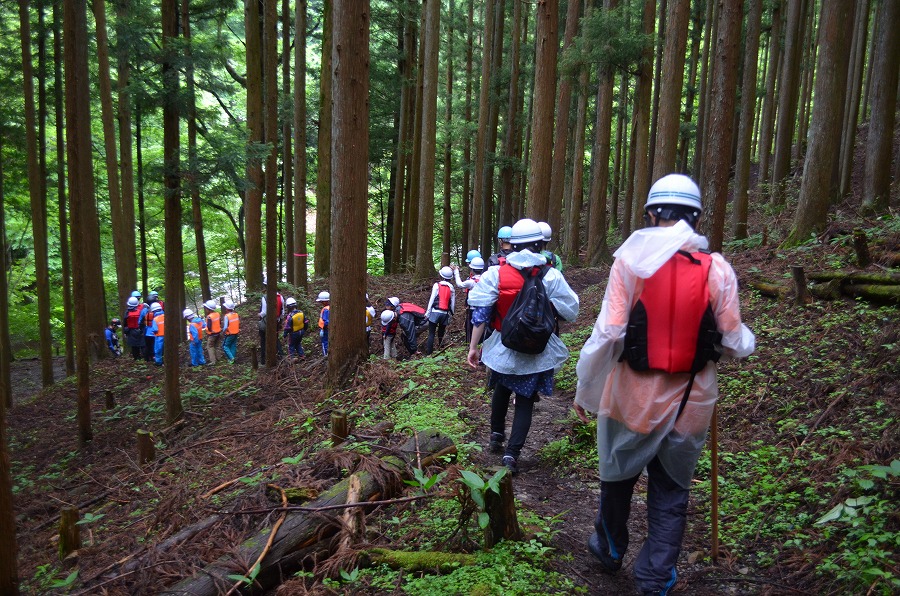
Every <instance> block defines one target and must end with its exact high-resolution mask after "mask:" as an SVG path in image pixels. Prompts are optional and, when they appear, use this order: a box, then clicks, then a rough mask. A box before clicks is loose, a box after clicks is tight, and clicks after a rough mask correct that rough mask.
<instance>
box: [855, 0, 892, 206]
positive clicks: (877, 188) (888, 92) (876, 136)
mask: <svg viewBox="0 0 900 596" xmlns="http://www.w3.org/2000/svg"><path fill="white" fill-rule="evenodd" d="M882 9H883V10H884V15H883V17H882V18H881V19H879V20H880V24H879V27H878V33H877V35H876V39H875V46H874V53H873V54H872V76H871V77H870V78H871V79H872V99H871V103H872V117H871V119H870V121H869V136H868V139H867V140H866V175H865V177H864V178H863V180H864V182H863V200H862V205H863V208H864V209H866V210H867V211H870V212H873V213H881V212H884V211H887V209H888V206H889V203H890V194H891V150H892V146H893V138H894V123H895V119H896V109H897V68H898V63H900V2H897V1H896V0H894V1H891V2H885V3H884V4H883V6H882Z"/></svg>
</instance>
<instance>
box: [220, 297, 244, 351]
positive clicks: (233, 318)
mask: <svg viewBox="0 0 900 596" xmlns="http://www.w3.org/2000/svg"><path fill="white" fill-rule="evenodd" d="M222 308H223V309H225V314H224V315H223V316H222V333H223V334H224V335H225V340H224V341H223V342H222V351H223V352H225V358H227V359H228V362H229V364H234V359H235V358H237V340H238V335H240V333H241V318H240V317H239V316H238V314H237V313H236V312H234V302H232V301H231V300H226V301H225V302H224V303H223V304H222Z"/></svg>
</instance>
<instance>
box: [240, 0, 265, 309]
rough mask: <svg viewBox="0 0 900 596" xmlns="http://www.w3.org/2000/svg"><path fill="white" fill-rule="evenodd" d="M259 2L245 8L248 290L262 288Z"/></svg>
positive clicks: (262, 123)
mask: <svg viewBox="0 0 900 596" xmlns="http://www.w3.org/2000/svg"><path fill="white" fill-rule="evenodd" d="M260 1H261V0H247V1H246V3H245V5H244V6H245V9H244V19H245V25H244V30H245V36H246V54H247V129H248V133H249V138H248V141H249V146H248V147H247V150H248V155H247V179H248V186H247V191H246V193H245V201H244V221H245V222H246V223H245V235H246V236H245V243H244V247H245V248H244V279H246V281H247V289H248V290H249V291H255V290H259V289H260V288H262V281H263V279H262V278H263V266H262V201H263V188H264V186H265V179H264V178H263V168H262V161H261V159H260V155H259V153H260V145H261V144H262V143H263V140H264V134H265V132H264V129H265V116H264V112H263V73H262V69H263V65H262V60H263V56H262V53H263V52H262V44H263V41H262V32H261V30H260V17H261V15H260Z"/></svg>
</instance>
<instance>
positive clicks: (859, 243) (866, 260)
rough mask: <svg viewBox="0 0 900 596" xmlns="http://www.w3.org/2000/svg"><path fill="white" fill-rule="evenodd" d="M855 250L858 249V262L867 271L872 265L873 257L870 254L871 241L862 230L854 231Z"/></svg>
mask: <svg viewBox="0 0 900 596" xmlns="http://www.w3.org/2000/svg"><path fill="white" fill-rule="evenodd" d="M853 248H854V249H856V262H857V263H858V264H859V266H860V268H861V269H865V268H866V267H868V266H869V265H871V264H872V257H871V255H870V254H869V240H868V238H866V232H865V231H864V230H862V229H861V228H856V229H855V230H853Z"/></svg>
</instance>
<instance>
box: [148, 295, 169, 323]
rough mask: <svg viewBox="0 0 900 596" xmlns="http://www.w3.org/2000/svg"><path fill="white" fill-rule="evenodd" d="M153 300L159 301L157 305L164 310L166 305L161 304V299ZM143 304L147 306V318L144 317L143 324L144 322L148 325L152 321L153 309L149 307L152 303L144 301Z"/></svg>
mask: <svg viewBox="0 0 900 596" xmlns="http://www.w3.org/2000/svg"><path fill="white" fill-rule="evenodd" d="M154 302H159V305H160V306H161V307H163V310H166V305H165V304H163V301H162V300H154ZM144 306H146V307H147V318H146V319H145V321H144V324H145V325H146V326H147V327H149V326H150V325H151V324H152V323H153V311H152V310H150V307H151V306H152V304H150V303H144Z"/></svg>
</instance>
